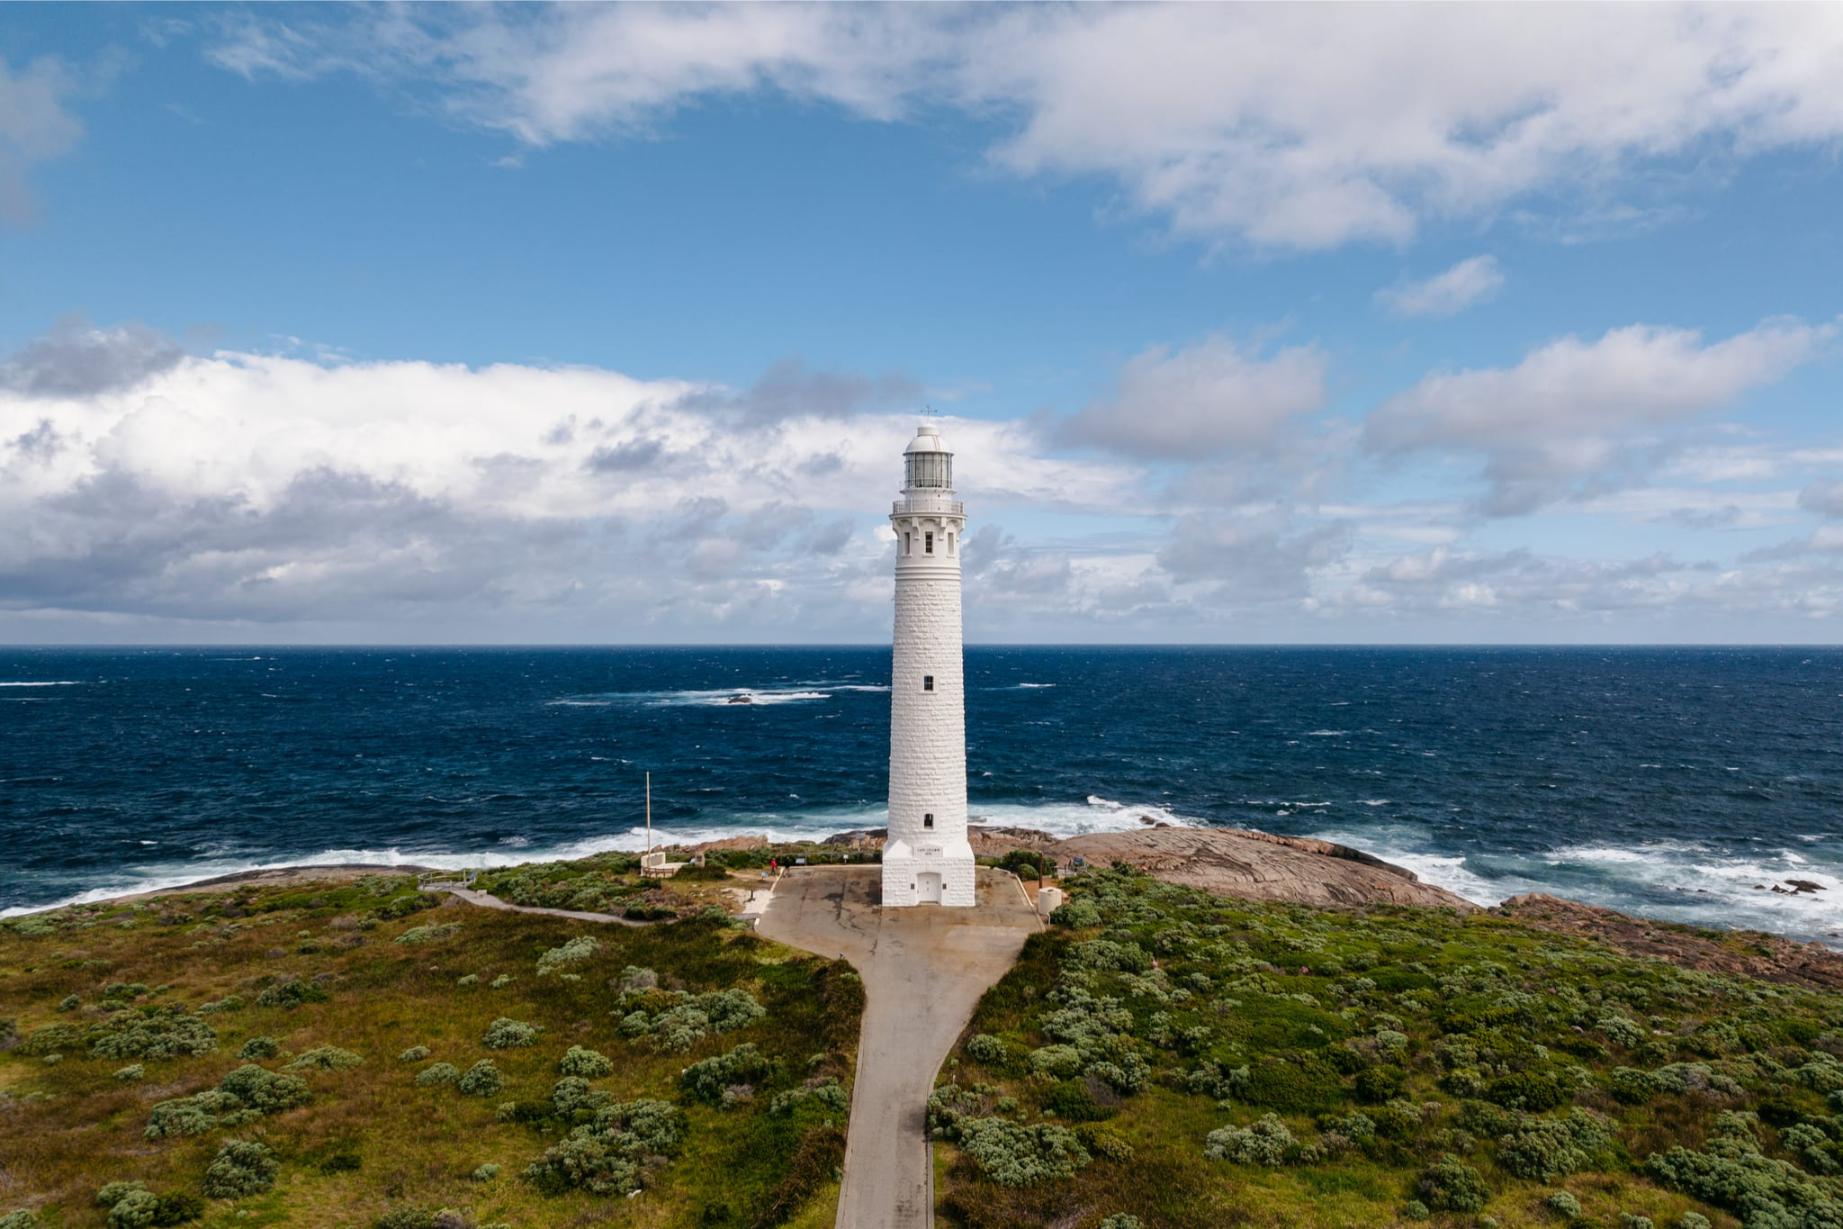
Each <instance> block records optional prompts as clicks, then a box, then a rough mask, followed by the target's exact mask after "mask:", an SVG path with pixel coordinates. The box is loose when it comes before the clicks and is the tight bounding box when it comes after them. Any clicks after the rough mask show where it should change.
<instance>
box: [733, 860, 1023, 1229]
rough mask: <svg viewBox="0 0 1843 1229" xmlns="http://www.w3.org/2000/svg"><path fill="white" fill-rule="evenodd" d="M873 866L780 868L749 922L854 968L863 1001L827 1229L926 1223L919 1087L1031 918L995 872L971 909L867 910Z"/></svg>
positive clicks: (929, 1082)
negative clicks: (763, 906)
mask: <svg viewBox="0 0 1843 1229" xmlns="http://www.w3.org/2000/svg"><path fill="white" fill-rule="evenodd" d="M878 874H879V868H878V867H875V866H836V867H833V866H825V867H805V868H800V869H795V870H790V871H789V872H788V873H787V874H786V875H785V876H784V877H783V878H782V880H781V882H780V884H779V886H778V887H777V888H776V889H775V891H774V896H773V898H772V899H771V900H770V902H769V904H768V908H767V911H766V912H765V913H764V914H763V915H762V919H761V922H760V923H759V924H758V926H757V929H758V930H759V931H760V933H761V934H762V935H764V936H766V937H767V938H770V939H775V940H777V941H779V942H782V943H786V944H789V945H791V946H794V947H800V948H805V949H806V950H807V951H810V952H816V953H817V954H819V955H821V956H828V957H830V956H843V957H844V958H845V959H846V960H849V961H850V962H851V964H852V965H853V966H854V967H855V968H856V969H857V970H858V972H859V973H860V974H862V976H863V978H864V992H865V997H866V1006H865V1010H864V1025H863V1033H862V1035H861V1036H860V1037H859V1039H858V1063H857V1079H856V1081H855V1082H854V1084H853V1088H852V1094H851V1126H850V1131H849V1133H848V1135H847V1137H846V1144H845V1179H844V1186H843V1189H842V1190H841V1191H840V1192H839V1199H838V1221H837V1229H909V1227H911V1226H913V1227H925V1226H928V1225H931V1224H933V1222H934V1196H933V1181H932V1179H933V1173H932V1170H931V1168H930V1164H929V1159H928V1141H927V1133H926V1117H927V1106H928V1094H929V1092H930V1091H932V1090H933V1087H934V1077H935V1074H936V1072H937V1071H938V1070H939V1069H940V1066H941V1063H942V1061H943V1060H944V1059H945V1058H946V1057H947V1052H948V1050H949V1049H951V1048H952V1046H953V1043H954V1041H955V1039H956V1038H958V1037H959V1035H960V1031H961V1030H962V1029H963V1028H965V1027H966V1022H967V1021H968V1020H970V1019H971V1018H972V1014H973V1008H974V1006H976V1005H977V1004H978V1002H979V996H980V995H982V994H984V993H985V991H986V988H987V987H988V986H990V985H991V984H992V983H993V982H996V981H997V980H998V979H999V978H1001V977H1003V976H1004V975H1005V973H1006V972H1007V971H1008V970H1009V969H1010V968H1011V966H1012V964H1013V963H1015V962H1016V960H1017V955H1018V952H1019V950H1020V949H1021V948H1022V947H1023V946H1024V940H1025V938H1027V937H1028V936H1029V935H1030V934H1031V932H1032V931H1034V930H1036V929H1037V928H1038V927H1039V925H1040V923H1039V922H1038V920H1037V914H1036V910H1035V909H1034V908H1033V907H1032V906H1031V904H1030V902H1029V900H1028V899H1027V898H1026V897H1025V896H1024V894H1023V893H1022V892H1021V891H1020V890H1019V889H1018V883H1017V880H1016V879H1014V878H1012V877H1011V876H1010V875H1008V874H1006V873H1004V872H1003V871H995V870H990V869H985V868H982V869H981V870H980V872H979V903H978V905H977V906H975V907H973V908H971V909H942V908H938V907H930V906H922V907H919V908H914V909H889V910H883V909H879V908H877V907H876V897H877V894H878Z"/></svg>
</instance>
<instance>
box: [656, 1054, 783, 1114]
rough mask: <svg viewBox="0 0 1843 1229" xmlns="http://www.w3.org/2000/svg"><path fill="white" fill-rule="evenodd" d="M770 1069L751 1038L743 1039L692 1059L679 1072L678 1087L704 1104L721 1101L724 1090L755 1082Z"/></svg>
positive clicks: (716, 1103) (766, 1060)
mask: <svg viewBox="0 0 1843 1229" xmlns="http://www.w3.org/2000/svg"><path fill="white" fill-rule="evenodd" d="M770 1070H771V1064H770V1063H769V1061H768V1059H767V1058H766V1057H765V1056H764V1055H763V1054H762V1053H761V1051H759V1050H757V1049H756V1048H755V1046H754V1043H752V1042H745V1043H743V1044H742V1045H739V1046H737V1047H736V1048H735V1049H733V1050H730V1051H728V1052H727V1053H724V1054H718V1055H715V1056H713V1057H711V1058H707V1059H705V1060H704V1061H702V1062H697V1063H692V1064H691V1065H690V1066H689V1067H687V1068H685V1069H684V1071H683V1072H681V1073H680V1074H679V1077H678V1082H679V1087H681V1088H682V1089H684V1091H685V1094H686V1095H687V1096H689V1097H691V1098H692V1099H694V1100H697V1101H703V1102H705V1103H706V1104H708V1105H718V1104H721V1103H722V1101H723V1096H724V1093H725V1091H726V1090H728V1089H729V1088H731V1087H733V1086H735V1085H738V1084H755V1083H758V1082H760V1081H761V1079H762V1078H763V1077H764V1076H766V1075H767V1074H768V1073H769V1071H770Z"/></svg>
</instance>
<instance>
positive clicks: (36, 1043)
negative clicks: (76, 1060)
mask: <svg viewBox="0 0 1843 1229" xmlns="http://www.w3.org/2000/svg"><path fill="white" fill-rule="evenodd" d="M82 1044H83V1034H81V1033H79V1032H78V1031H77V1030H76V1028H75V1027H73V1026H72V1025H69V1024H48V1025H46V1026H45V1027H44V1028H35V1029H33V1030H32V1035H31V1036H29V1037H27V1038H26V1039H25V1042H24V1043H23V1044H21V1045H20V1047H19V1052H20V1053H21V1054H31V1055H34V1056H37V1055H44V1054H62V1053H63V1052H64V1051H66V1050H74V1049H76V1048H78V1047H79V1046H81V1045H82Z"/></svg>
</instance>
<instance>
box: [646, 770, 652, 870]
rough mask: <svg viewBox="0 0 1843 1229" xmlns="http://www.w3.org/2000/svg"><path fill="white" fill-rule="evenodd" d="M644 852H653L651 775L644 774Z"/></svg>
mask: <svg viewBox="0 0 1843 1229" xmlns="http://www.w3.org/2000/svg"><path fill="white" fill-rule="evenodd" d="M646 852H648V853H652V852H653V774H652V773H650V772H649V773H647V774H646Z"/></svg>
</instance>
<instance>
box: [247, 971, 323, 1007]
mask: <svg viewBox="0 0 1843 1229" xmlns="http://www.w3.org/2000/svg"><path fill="white" fill-rule="evenodd" d="M326 999H327V994H326V991H325V990H322V989H321V988H320V987H319V986H316V985H315V984H314V983H312V982H310V981H302V980H301V979H300V978H298V977H286V978H283V979H282V980H281V981H278V982H274V983H273V984H271V985H268V986H265V987H263V991H262V993H261V994H259V995H257V996H256V1005H257V1006H258V1007H286V1008H288V1009H289V1010H291V1011H292V1010H293V1009H294V1008H296V1007H299V1006H301V1004H303V1003H324V1002H326Z"/></svg>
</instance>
